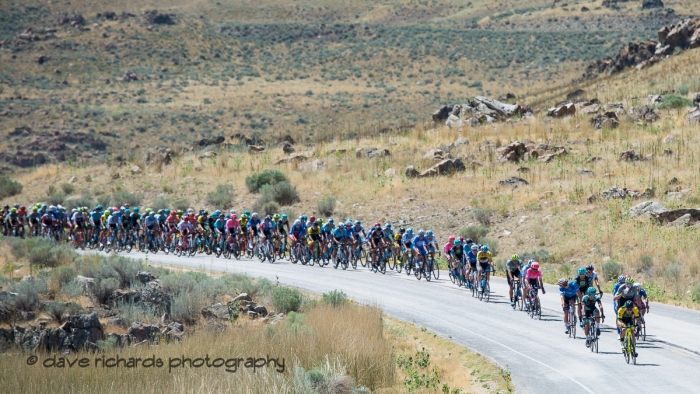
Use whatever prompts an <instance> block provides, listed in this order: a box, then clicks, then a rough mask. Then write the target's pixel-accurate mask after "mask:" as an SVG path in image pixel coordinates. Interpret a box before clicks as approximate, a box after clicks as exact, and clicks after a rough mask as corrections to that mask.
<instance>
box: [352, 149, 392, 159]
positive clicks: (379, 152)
mask: <svg viewBox="0 0 700 394" xmlns="http://www.w3.org/2000/svg"><path fill="white" fill-rule="evenodd" d="M355 156H356V157H357V158H358V159H362V158H367V159H377V158H381V157H388V156H391V151H389V149H386V148H381V149H379V148H357V149H355Z"/></svg>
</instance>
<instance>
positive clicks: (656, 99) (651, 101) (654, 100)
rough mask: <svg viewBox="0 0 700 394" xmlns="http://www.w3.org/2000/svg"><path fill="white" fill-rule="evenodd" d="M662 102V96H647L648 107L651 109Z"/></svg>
mask: <svg viewBox="0 0 700 394" xmlns="http://www.w3.org/2000/svg"><path fill="white" fill-rule="evenodd" d="M662 101H663V100H662V98H661V95H660V94H650V95H648V96H647V105H648V106H650V107H652V106H655V105H659V104H661V102H662Z"/></svg>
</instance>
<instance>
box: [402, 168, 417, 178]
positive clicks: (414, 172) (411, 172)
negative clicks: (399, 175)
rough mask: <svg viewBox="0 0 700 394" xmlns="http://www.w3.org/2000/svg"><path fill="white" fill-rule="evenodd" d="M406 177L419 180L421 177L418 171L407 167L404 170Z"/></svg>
mask: <svg viewBox="0 0 700 394" xmlns="http://www.w3.org/2000/svg"><path fill="white" fill-rule="evenodd" d="M404 175H405V176H406V178H418V177H419V176H420V172H418V170H416V169H415V168H414V167H413V166H407V167H406V170H404Z"/></svg>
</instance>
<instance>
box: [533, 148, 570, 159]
mask: <svg viewBox="0 0 700 394" xmlns="http://www.w3.org/2000/svg"><path fill="white" fill-rule="evenodd" d="M568 154H569V152H568V151H567V150H566V149H564V148H562V149H559V150H558V151H556V152H554V153H550V154H547V155H544V156H542V157H540V158H539V159H538V160H539V161H540V162H543V163H549V162H551V161H552V160H554V159H556V158H558V157H562V156H566V155H568Z"/></svg>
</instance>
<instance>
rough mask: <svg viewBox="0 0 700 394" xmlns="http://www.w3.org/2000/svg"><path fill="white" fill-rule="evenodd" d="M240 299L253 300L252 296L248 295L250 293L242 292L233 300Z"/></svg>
mask: <svg viewBox="0 0 700 394" xmlns="http://www.w3.org/2000/svg"><path fill="white" fill-rule="evenodd" d="M240 301H253V299H252V298H250V296H249V295H248V293H241V294H239V295H237V296H236V297H235V298H234V299H233V300H231V302H240Z"/></svg>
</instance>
